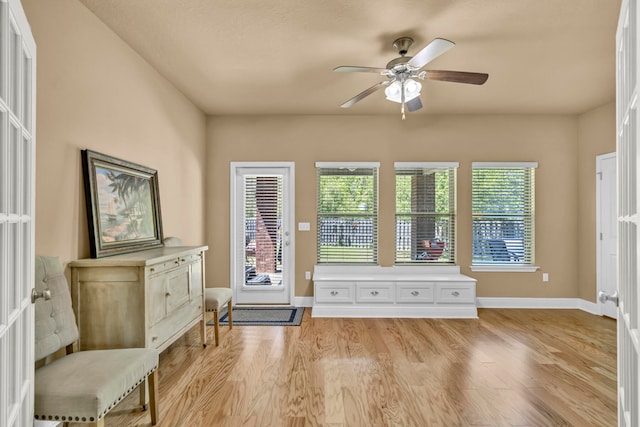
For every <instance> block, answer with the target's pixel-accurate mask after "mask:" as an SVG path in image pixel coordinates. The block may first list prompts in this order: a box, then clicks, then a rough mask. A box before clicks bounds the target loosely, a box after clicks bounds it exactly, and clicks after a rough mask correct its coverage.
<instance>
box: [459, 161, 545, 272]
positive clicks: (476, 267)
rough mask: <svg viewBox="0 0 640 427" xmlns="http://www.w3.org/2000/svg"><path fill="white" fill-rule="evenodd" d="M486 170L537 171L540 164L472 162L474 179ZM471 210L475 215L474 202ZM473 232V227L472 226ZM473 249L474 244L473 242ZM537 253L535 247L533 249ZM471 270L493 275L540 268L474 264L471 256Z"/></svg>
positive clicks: (538, 267)
mask: <svg viewBox="0 0 640 427" xmlns="http://www.w3.org/2000/svg"><path fill="white" fill-rule="evenodd" d="M485 168H493V169H514V168H523V169H524V168H530V169H537V168H538V162H472V163H471V172H472V177H473V170H474V169H485ZM471 183H472V184H471V193H472V194H473V178H472V180H471ZM534 202H535V194H534ZM471 210H472V214H473V201H472V202H471ZM533 220H534V229H535V217H534V218H533ZM472 230H473V225H472ZM534 241H535V238H534ZM472 247H473V242H472ZM533 250H534V252H535V246H534V248H533ZM469 269H470V270H471V271H473V272H492V273H534V272H536V271H537V270H539V269H540V266H537V265H535V264H531V265H522V264H521V265H505V264H473V255H472V256H471V265H470V266H469Z"/></svg>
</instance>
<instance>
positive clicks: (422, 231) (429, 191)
mask: <svg viewBox="0 0 640 427" xmlns="http://www.w3.org/2000/svg"><path fill="white" fill-rule="evenodd" d="M457 168H458V163H400V162H398V163H395V173H396V248H395V262H396V263H397V264H398V263H445V264H453V263H455V226H456V171H457Z"/></svg>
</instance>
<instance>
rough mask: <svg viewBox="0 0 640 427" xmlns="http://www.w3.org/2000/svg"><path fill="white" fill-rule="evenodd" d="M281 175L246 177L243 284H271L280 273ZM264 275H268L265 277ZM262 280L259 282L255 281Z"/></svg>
mask: <svg viewBox="0 0 640 427" xmlns="http://www.w3.org/2000/svg"><path fill="white" fill-rule="evenodd" d="M282 185H283V184H282V176H280V175H273V176H272V175H247V176H245V180H244V196H245V200H244V203H245V208H244V209H245V229H244V234H245V235H244V238H245V281H246V283H247V284H251V285H256V284H263V285H270V284H271V282H270V280H271V279H269V281H266V280H265V278H266V277H271V278H273V277H274V275H273V274H272V273H279V272H281V271H282ZM263 273H266V274H267V275H266V276H265V274H263ZM260 278H262V281H259V280H258V279H260Z"/></svg>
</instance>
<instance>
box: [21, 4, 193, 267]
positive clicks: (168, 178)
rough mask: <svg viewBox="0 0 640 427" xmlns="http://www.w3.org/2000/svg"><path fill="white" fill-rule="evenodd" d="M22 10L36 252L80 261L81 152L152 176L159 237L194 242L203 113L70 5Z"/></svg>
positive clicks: (83, 243)
mask: <svg viewBox="0 0 640 427" xmlns="http://www.w3.org/2000/svg"><path fill="white" fill-rule="evenodd" d="M22 3H23V5H24V8H25V12H26V15H27V18H28V20H29V23H30V24H31V27H32V30H33V34H34V36H35V40H36V43H37V49H38V56H37V70H38V71H37V72H38V75H37V103H38V104H37V129H36V131H37V165H36V171H37V183H36V215H37V216H36V253H38V254H43V255H45V254H46V255H58V256H60V257H61V259H62V260H63V261H64V262H66V261H69V260H73V259H76V258H82V257H87V256H89V237H88V231H87V220H86V209H85V205H84V203H85V199H84V190H83V186H82V185H83V184H82V183H83V177H82V166H81V161H80V150H81V149H84V148H88V149H92V150H95V151H99V152H102V153H105V154H109V155H112V156H115V157H119V158H122V159H125V160H128V161H131V162H135V163H139V164H142V165H145V166H148V167H151V168H154V169H157V170H158V177H159V184H160V200H161V206H162V219H163V223H164V231H165V235H178V236H181V237H182V238H183V239H184V240H185V242H187V243H189V244H202V243H204V241H205V239H204V228H205V227H204V195H205V194H204V174H205V172H204V171H205V152H206V136H205V129H206V119H205V116H204V114H203V113H202V112H201V111H200V110H198V109H197V108H196V107H194V105H193V104H192V103H191V102H190V101H189V100H188V99H186V98H185V97H184V96H183V95H182V94H181V93H179V92H178V91H177V90H176V89H175V88H174V87H173V86H172V85H171V84H170V83H169V82H168V81H167V80H166V79H165V78H164V77H162V76H161V75H159V74H158V72H157V71H155V70H154V69H153V68H152V67H151V66H149V64H148V63H146V62H145V61H143V60H142V59H141V58H140V57H139V55H138V54H136V53H135V52H134V51H133V50H132V49H131V48H130V47H129V46H128V45H126V44H125V43H124V42H123V41H122V40H121V39H120V38H118V37H117V36H116V35H115V34H114V33H113V32H112V31H111V30H109V29H108V28H107V27H106V26H104V24H103V23H102V22H101V21H99V20H98V18H96V17H95V16H94V15H93V14H91V13H90V12H89V11H88V10H87V9H86V8H85V7H84V6H83V5H82V4H81V3H80V2H78V1H76V0H56V1H41V0H23V1H22Z"/></svg>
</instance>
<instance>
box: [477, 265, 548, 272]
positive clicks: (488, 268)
mask: <svg viewBox="0 0 640 427" xmlns="http://www.w3.org/2000/svg"><path fill="white" fill-rule="evenodd" d="M469 268H470V269H471V271H478V272H483V273H484V272H492V273H535V272H536V270H538V269H539V268H540V267H538V266H537V265H472V266H471V267H469Z"/></svg>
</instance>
